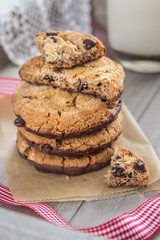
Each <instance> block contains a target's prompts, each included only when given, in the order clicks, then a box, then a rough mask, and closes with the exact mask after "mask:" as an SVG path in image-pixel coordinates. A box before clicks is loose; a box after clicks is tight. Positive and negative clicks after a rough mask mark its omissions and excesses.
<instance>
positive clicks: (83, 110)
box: [12, 81, 121, 139]
mask: <svg viewBox="0 0 160 240" xmlns="http://www.w3.org/2000/svg"><path fill="white" fill-rule="evenodd" d="M12 102H13V109H14V112H15V114H16V115H17V116H18V117H17V119H16V120H15V125H16V126H18V127H25V129H26V130H27V131H30V132H33V133H35V134H37V135H40V136H44V137H49V138H56V139H62V138H65V137H77V136H80V135H84V134H89V133H91V132H94V131H98V130H100V129H102V128H103V127H105V126H107V125H109V124H110V123H111V122H113V121H114V120H115V119H116V118H117V116H118V113H119V111H120V109H121V100H117V101H116V102H113V103H109V102H103V101H101V99H100V98H97V97H94V96H92V95H86V94H81V93H70V92H68V91H64V90H62V89H59V88H57V89H55V88H53V87H52V86H37V85H35V84H31V83H27V82H25V81H22V82H21V83H20V84H19V85H18V86H17V88H16V90H15V92H14V95H13V98H12Z"/></svg>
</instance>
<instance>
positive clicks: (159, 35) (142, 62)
mask: <svg viewBox="0 0 160 240" xmlns="http://www.w3.org/2000/svg"><path fill="white" fill-rule="evenodd" d="M107 30H108V38H109V43H110V45H111V47H112V49H113V50H114V51H115V55H116V57H117V61H119V62H120V63H121V64H122V65H123V66H124V67H126V68H127V69H130V70H133V71H138V72H143V73H156V72H160V0H107Z"/></svg>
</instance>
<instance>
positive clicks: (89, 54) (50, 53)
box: [34, 31, 105, 69]
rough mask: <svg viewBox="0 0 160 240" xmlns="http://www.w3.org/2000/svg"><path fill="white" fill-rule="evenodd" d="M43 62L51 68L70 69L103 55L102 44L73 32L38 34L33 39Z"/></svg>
mask: <svg viewBox="0 0 160 240" xmlns="http://www.w3.org/2000/svg"><path fill="white" fill-rule="evenodd" d="M34 40H35V42H36V43H37V45H38V49H39V50H40V52H41V53H42V55H43V56H44V58H45V61H47V62H50V63H52V66H53V68H55V69H56V68H72V67H73V66H75V65H82V64H84V63H86V62H89V61H92V60H94V59H97V58H98V57H101V56H103V55H104V52H105V48H104V46H103V44H102V43H101V42H100V41H99V40H98V39H97V38H96V37H94V36H92V35H90V34H85V33H78V32H74V31H66V32H64V33H63V32H60V31H57V32H43V33H38V34H37V35H36V38H35V39H34Z"/></svg>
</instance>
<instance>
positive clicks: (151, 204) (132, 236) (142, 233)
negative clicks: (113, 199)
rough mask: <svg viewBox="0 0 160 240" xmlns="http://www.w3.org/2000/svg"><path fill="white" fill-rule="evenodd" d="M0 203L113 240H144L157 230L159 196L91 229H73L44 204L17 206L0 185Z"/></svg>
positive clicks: (159, 225)
mask: <svg viewBox="0 0 160 240" xmlns="http://www.w3.org/2000/svg"><path fill="white" fill-rule="evenodd" d="M0 201H1V202H3V203H6V204H10V205H14V206H19V207H28V208H30V209H32V210H33V211H34V212H36V213H37V214H38V215H39V216H41V217H42V218H44V219H46V220H47V221H49V222H51V223H54V224H57V225H59V226H63V227H66V228H68V229H71V230H75V231H80V232H84V233H88V234H91V235H93V236H98V237H101V238H109V239H115V240H144V239H147V238H149V237H151V236H152V235H153V234H154V233H155V232H156V231H157V230H158V229H159V227H160V194H158V195H157V196H155V197H152V198H151V199H149V200H147V201H146V202H145V203H143V204H142V205H140V206H139V207H138V208H137V209H135V210H134V211H133V212H130V213H124V214H122V215H120V216H118V217H116V218H114V219H112V220H110V221H108V222H105V223H104V224H101V225H99V226H96V227H92V228H82V229H76V228H74V227H73V226H71V225H70V224H69V223H68V222H67V221H66V220H64V219H63V218H62V217H61V216H59V215H58V213H56V212H55V211H54V210H53V209H52V208H51V207H50V206H48V205H47V204H44V203H19V202H16V201H15V200H14V199H13V196H12V194H11V192H10V191H9V189H8V188H7V187H5V186H3V185H1V184H0Z"/></svg>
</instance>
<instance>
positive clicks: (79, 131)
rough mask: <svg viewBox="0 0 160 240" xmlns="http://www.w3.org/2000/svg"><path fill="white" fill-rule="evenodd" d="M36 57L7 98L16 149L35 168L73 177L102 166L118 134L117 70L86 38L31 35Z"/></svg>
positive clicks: (120, 73)
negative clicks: (10, 97) (11, 105)
mask: <svg viewBox="0 0 160 240" xmlns="http://www.w3.org/2000/svg"><path fill="white" fill-rule="evenodd" d="M35 41H36V42H37V45H38V48H39V50H40V52H41V55H40V56H36V57H33V58H31V59H29V60H28V61H27V62H26V63H24V64H23V66H22V67H21V69H20V72H19V73H20V77H21V78H22V81H21V83H20V84H19V85H18V86H17V88H16V90H15V92H14V95H13V107H14V112H15V114H16V116H17V118H16V120H15V125H16V126H17V128H18V133H17V148H18V151H19V153H20V155H21V156H22V157H23V158H25V159H27V160H28V161H30V162H31V163H32V164H33V165H34V166H35V167H36V168H37V169H38V170H41V171H47V172H53V173H63V174H67V175H79V174H82V173H85V172H89V171H93V170H97V169H100V168H102V167H104V166H106V165H107V164H108V163H109V161H110V159H111V156H112V155H113V151H114V148H115V146H117V145H118V144H120V138H119V136H120V135H121V132H122V113H121V94H122V92H123V88H124V71H123V68H122V67H121V66H120V65H119V64H117V63H115V62H114V61H112V60H110V59H109V58H107V57H105V56H104V51H105V48H104V46H103V45H102V43H101V42H100V41H99V40H98V39H97V38H95V37H94V36H92V35H89V34H82V33H77V32H72V31H66V32H65V33H62V32H59V31H57V32H51V33H40V34H37V36H36V38H35Z"/></svg>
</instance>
